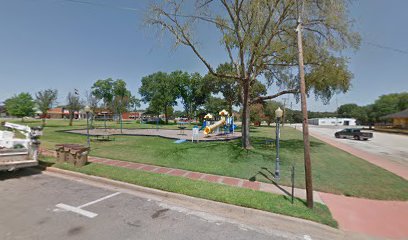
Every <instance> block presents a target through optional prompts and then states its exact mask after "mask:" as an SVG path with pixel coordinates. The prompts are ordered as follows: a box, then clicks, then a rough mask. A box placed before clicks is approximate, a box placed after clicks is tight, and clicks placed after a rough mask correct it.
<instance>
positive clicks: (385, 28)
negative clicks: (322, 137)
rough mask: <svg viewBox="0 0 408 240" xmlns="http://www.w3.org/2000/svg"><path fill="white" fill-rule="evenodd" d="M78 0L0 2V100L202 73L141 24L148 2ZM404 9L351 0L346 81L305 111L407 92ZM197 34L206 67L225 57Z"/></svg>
mask: <svg viewBox="0 0 408 240" xmlns="http://www.w3.org/2000/svg"><path fill="white" fill-rule="evenodd" d="M84 1H88V2H92V3H94V4H92V5H90V4H86V3H80V2H79V1H78V0H0V102H1V101H4V100H5V99H7V98H9V97H12V96H13V95H15V94H18V93H20V92H30V93H31V94H33V95H34V94H35V92H37V91H39V90H44V89H47V88H53V89H57V90H58V93H59V99H58V102H59V103H60V104H64V102H65V98H66V95H67V94H68V92H70V91H73V90H74V89H79V92H80V94H81V95H82V96H84V95H85V91H86V90H88V91H89V89H90V87H91V86H92V84H93V83H94V82H95V81H96V80H98V79H106V78H109V77H111V78H113V79H123V80H125V81H126V82H127V85H128V88H129V89H130V90H131V92H132V93H133V94H135V95H136V96H138V93H137V91H138V88H139V87H140V85H141V79H142V77H143V76H146V75H149V74H152V73H154V72H157V71H165V72H171V71H175V70H183V71H187V72H199V73H201V74H205V73H206V72H207V69H206V68H205V66H204V65H203V64H202V63H201V62H200V61H199V60H198V59H197V57H196V56H195V55H194V54H193V52H192V51H191V50H190V49H188V48H186V47H183V46H181V47H178V48H175V47H174V45H173V42H172V39H171V38H170V37H168V36H169V35H164V36H162V35H159V34H157V31H156V29H155V28H152V27H148V26H146V25H145V24H144V22H143V19H144V17H145V13H146V8H147V5H148V1H141V0H84ZM98 4H99V5H98ZM407 9H408V1H406V0H389V1H386V0H382V1H381V0H361V1H358V0H356V1H353V4H352V6H351V8H350V16H351V17H352V18H354V20H355V23H354V27H355V30H357V31H358V32H360V34H361V36H362V44H361V47H360V49H359V50H357V51H355V52H354V51H345V52H344V53H341V54H343V55H345V56H347V57H348V58H349V69H350V70H351V72H352V73H353V74H354V79H353V80H352V87H351V89H350V90H349V92H347V93H346V94H338V95H336V96H335V97H333V98H332V100H331V101H330V103H329V104H327V105H324V104H323V103H321V102H320V101H316V100H315V98H314V97H313V96H311V97H310V98H309V99H308V108H309V110H312V111H334V110H336V108H337V107H338V106H340V105H342V104H345V103H357V104H359V105H366V104H370V103H373V102H374V101H375V100H376V99H377V98H378V97H379V96H380V95H383V94H388V93H395V92H404V91H408V76H407V74H406V70H407V68H408V45H407V39H408V27H407V24H406V11H407ZM197 38H198V39H200V45H199V48H200V51H201V52H203V53H204V55H205V57H206V58H207V59H208V61H209V62H210V63H211V64H212V65H213V66H214V67H216V66H217V65H218V64H220V63H223V62H225V61H227V58H226V54H225V51H224V50H223V49H222V47H220V46H219V42H218V41H219V40H218V35H216V34H215V32H214V31H213V30H212V29H207V28H201V29H200V31H199V32H198V33H197ZM274 90H276V89H273V88H272V89H269V90H268V91H270V92H273V91H274ZM286 98H288V99H287V100H286V102H287V105H288V106H289V105H290V104H291V103H292V106H293V108H294V109H299V108H300V107H299V104H297V103H296V101H295V100H294V99H293V97H288V96H286ZM280 100H283V99H282V98H281V99H280ZM179 105H180V104H179ZM142 107H145V105H144V106H142ZM178 108H181V106H179V107H178Z"/></svg>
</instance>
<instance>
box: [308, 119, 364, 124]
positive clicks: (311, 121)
mask: <svg viewBox="0 0 408 240" xmlns="http://www.w3.org/2000/svg"><path fill="white" fill-rule="evenodd" d="M308 123H309V124H310V125H319V126H338V125H342V126H356V125H357V124H356V119H354V118H311V119H309V120H308Z"/></svg>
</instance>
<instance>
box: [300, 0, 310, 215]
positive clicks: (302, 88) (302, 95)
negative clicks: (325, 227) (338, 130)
mask: <svg viewBox="0 0 408 240" xmlns="http://www.w3.org/2000/svg"><path fill="white" fill-rule="evenodd" d="M302 5H303V4H302ZM302 8H303V6H302ZM302 10H303V9H302ZM302 12H303V11H302ZM302 12H301V13H300V14H299V18H298V25H297V28H296V32H297V42H298V51H299V78H300V101H301V108H302V113H303V121H302V130H303V146H304V161H305V181H306V201H307V207H308V208H313V184H312V165H311V161H310V142H309V125H308V122H307V120H308V116H307V105H306V83H305V69H304V65H303V45H302V20H301V15H302Z"/></svg>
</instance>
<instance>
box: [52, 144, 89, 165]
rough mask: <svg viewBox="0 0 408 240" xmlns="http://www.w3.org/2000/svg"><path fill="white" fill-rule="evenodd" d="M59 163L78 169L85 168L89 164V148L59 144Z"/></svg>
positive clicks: (56, 147)
mask: <svg viewBox="0 0 408 240" xmlns="http://www.w3.org/2000/svg"><path fill="white" fill-rule="evenodd" d="M55 150H56V152H57V162H68V163H71V164H73V165H75V166H76V167H81V166H84V165H85V164H86V163H87V162H88V153H89V147H87V146H84V145H81V144H57V145H55Z"/></svg>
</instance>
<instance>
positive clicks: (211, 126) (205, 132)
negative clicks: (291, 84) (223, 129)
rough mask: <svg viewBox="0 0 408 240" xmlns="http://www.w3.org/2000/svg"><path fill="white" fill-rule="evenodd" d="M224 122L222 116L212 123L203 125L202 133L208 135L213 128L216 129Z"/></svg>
mask: <svg viewBox="0 0 408 240" xmlns="http://www.w3.org/2000/svg"><path fill="white" fill-rule="evenodd" d="M224 124H225V118H222V119H221V120H220V121H218V122H215V123H214V124H212V125H210V126H207V127H205V129H204V134H205V135H208V134H210V133H212V131H214V129H216V128H217V127H220V126H222V125H224Z"/></svg>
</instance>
